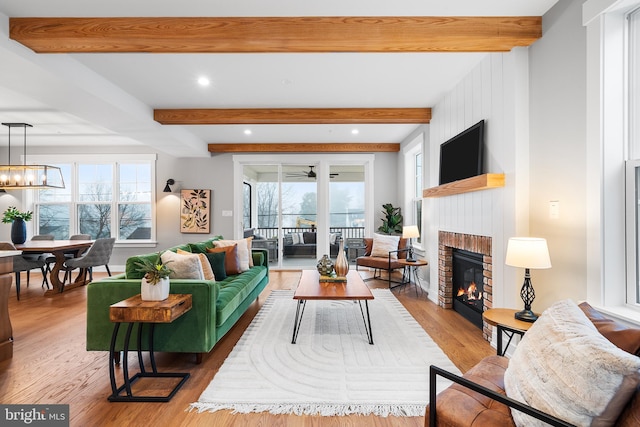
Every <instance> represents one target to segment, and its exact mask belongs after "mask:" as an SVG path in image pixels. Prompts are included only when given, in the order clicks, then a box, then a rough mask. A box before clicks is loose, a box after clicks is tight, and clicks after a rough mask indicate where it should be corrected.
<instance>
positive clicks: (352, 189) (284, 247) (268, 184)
mask: <svg viewBox="0 0 640 427" xmlns="http://www.w3.org/2000/svg"><path fill="white" fill-rule="evenodd" d="M237 157H238V158H234V161H238V160H240V159H242V160H245V158H244V157H243V156H237ZM246 160H248V161H246V162H238V166H239V167H240V168H241V169H240V170H241V174H242V187H241V189H240V190H238V192H239V194H238V197H237V198H236V200H239V201H240V202H241V204H242V207H241V212H243V215H242V218H243V219H242V226H243V228H244V229H245V230H249V229H251V230H252V232H253V234H254V240H253V246H254V247H261V248H265V249H268V251H269V258H270V265H271V267H273V268H285V269H287V268H293V269H309V268H315V266H316V263H317V261H318V259H319V258H320V257H322V255H324V254H328V255H329V256H330V257H331V258H332V259H335V258H336V257H337V254H338V244H339V239H338V237H342V238H344V239H345V242H346V241H347V240H346V239H351V241H352V242H354V239H361V238H362V237H364V236H365V234H366V226H367V221H370V219H368V214H367V209H366V206H367V202H368V197H367V192H368V190H369V189H368V186H367V184H366V179H365V177H366V176H367V173H366V170H367V165H366V164H364V163H363V164H349V163H345V162H342V163H332V162H331V160H324V159H321V160H319V161H318V160H317V161H315V162H307V163H303V162H300V161H298V162H293V163H286V162H274V163H272V164H265V163H257V162H255V160H254V161H250V160H251V159H246ZM297 160H300V159H297Z"/></svg>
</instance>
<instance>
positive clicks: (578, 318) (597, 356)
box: [504, 300, 640, 427]
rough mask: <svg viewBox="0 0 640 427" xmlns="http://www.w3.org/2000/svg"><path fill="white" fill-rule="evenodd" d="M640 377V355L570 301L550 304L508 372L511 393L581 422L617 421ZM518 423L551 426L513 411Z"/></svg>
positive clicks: (507, 386) (506, 379) (507, 385)
mask: <svg viewBox="0 0 640 427" xmlns="http://www.w3.org/2000/svg"><path fill="white" fill-rule="evenodd" d="M639 382H640V358H638V357H636V356H634V355H631V354H629V353H627V352H626V351H624V350H621V349H620V348H618V347H616V346H615V345H614V344H612V343H611V342H610V341H609V340H607V339H606V338H605V337H604V336H603V335H602V334H600V333H599V332H598V330H597V329H596V327H595V326H594V325H593V323H591V321H590V320H589V319H588V318H587V316H585V314H584V313H583V312H582V311H581V310H580V308H578V306H577V305H576V304H575V303H574V302H573V301H571V300H564V301H559V302H557V303H555V304H553V305H552V306H551V307H549V308H548V309H546V310H545V311H544V312H543V313H542V315H541V316H540V317H539V318H538V320H537V321H536V322H535V323H534V324H533V325H532V326H531V328H530V329H529V330H528V331H527V333H526V334H525V335H524V337H523V339H522V341H520V343H519V344H518V347H517V348H516V350H515V351H514V354H513V357H512V358H511V360H510V361H509V366H508V367H507V370H506V371H505V374H504V384H505V391H506V392H507V396H509V397H511V398H513V399H516V400H519V401H521V402H524V403H526V404H528V405H530V406H533V407H534V408H536V409H539V410H541V411H543V412H546V413H548V414H551V415H553V416H555V417H558V418H560V419H563V420H565V421H567V422H569V423H571V424H575V425H580V426H612V425H614V424H615V422H616V420H617V418H618V416H619V415H620V413H621V412H622V410H623V409H624V406H625V405H626V403H627V402H628V401H629V399H630V398H631V396H632V395H633V393H634V392H635V390H636V387H637V385H638V384H639ZM511 414H512V416H513V419H514V422H515V423H516V425H517V426H519V427H523V426H527V427H531V426H546V424H545V423H543V422H542V421H538V420H535V419H533V418H531V417H529V416H528V415H525V414H523V413H521V412H519V411H515V410H512V411H511Z"/></svg>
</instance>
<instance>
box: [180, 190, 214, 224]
mask: <svg viewBox="0 0 640 427" xmlns="http://www.w3.org/2000/svg"><path fill="white" fill-rule="evenodd" d="M210 218H211V190H181V191H180V232H181V233H205V234H208V233H209V228H210V225H211V221H210Z"/></svg>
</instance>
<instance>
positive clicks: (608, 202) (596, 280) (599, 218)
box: [583, 0, 640, 324]
mask: <svg viewBox="0 0 640 427" xmlns="http://www.w3.org/2000/svg"><path fill="white" fill-rule="evenodd" d="M639 5H640V2H638V0H589V1H587V2H586V3H584V5H583V24H584V25H585V26H586V28H587V117H586V126H587V132H586V134H587V168H586V170H587V175H586V177H585V179H586V182H587V188H588V189H589V191H587V224H588V228H587V290H586V294H587V300H588V301H589V302H590V303H591V304H592V305H594V306H596V307H598V308H599V309H601V310H602V311H603V312H605V313H607V314H609V315H611V316H613V317H616V318H618V319H620V320H623V321H627V322H629V323H633V324H640V311H638V310H636V309H635V308H634V307H631V306H630V305H629V304H627V291H628V286H627V267H626V265H627V253H626V251H625V249H626V235H627V230H626V224H625V221H620V217H621V216H623V215H624V214H625V198H626V195H625V180H626V177H625V171H624V167H623V165H624V163H625V161H626V160H627V159H628V155H629V150H628V148H629V147H628V123H627V120H626V118H625V117H626V116H625V114H626V113H627V111H626V105H625V100H626V99H625V97H626V90H627V89H628V87H627V85H626V82H625V80H624V79H621V78H620V76H622V75H626V65H627V53H628V51H627V50H626V49H627V46H626V44H625V31H621V29H622V28H624V27H625V21H626V18H625V16H626V14H627V13H629V12H630V11H631V10H633V9H635V8H636V7H638V6H639Z"/></svg>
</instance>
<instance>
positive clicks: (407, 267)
mask: <svg viewBox="0 0 640 427" xmlns="http://www.w3.org/2000/svg"><path fill="white" fill-rule="evenodd" d="M398 264H400V265H401V266H403V268H404V269H403V272H402V284H403V285H407V284H410V283H411V275H412V274H413V279H414V282H413V284H414V286H415V290H416V297H417V296H418V287H420V291H421V292H422V291H423V289H422V285H421V283H420V278H419V277H418V267H424V266H425V265H428V264H429V262H428V261H427V260H426V259H416V260H415V261H407V260H406V259H399V260H398Z"/></svg>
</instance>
